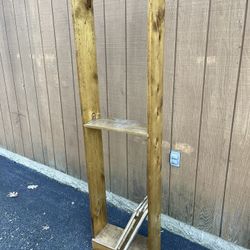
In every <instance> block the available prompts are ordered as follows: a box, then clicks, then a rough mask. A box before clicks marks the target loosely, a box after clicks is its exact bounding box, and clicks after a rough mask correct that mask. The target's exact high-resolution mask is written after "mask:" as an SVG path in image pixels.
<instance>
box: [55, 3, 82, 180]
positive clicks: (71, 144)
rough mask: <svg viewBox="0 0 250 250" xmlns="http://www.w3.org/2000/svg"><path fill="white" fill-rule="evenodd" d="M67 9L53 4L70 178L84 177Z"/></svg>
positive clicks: (65, 6)
mask: <svg viewBox="0 0 250 250" xmlns="http://www.w3.org/2000/svg"><path fill="white" fill-rule="evenodd" d="M67 8H68V5H67V0H63V1H62V0H53V1H52V10H53V13H52V15H53V20H54V29H55V40H56V56H57V62H58V74H59V90H60V98H61V105H62V119H63V126H64V134H65V149H66V159H67V169H68V173H69V174H70V175H73V176H75V177H80V158H79V152H78V148H79V143H78V130H77V119H76V103H75V90H74V78H73V68H72V57H71V56H72V54H71V44H70V30H69V20H68V10H67Z"/></svg>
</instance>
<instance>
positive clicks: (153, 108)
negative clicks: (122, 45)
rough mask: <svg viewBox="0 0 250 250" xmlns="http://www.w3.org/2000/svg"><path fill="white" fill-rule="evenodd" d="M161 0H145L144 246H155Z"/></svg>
mask: <svg viewBox="0 0 250 250" xmlns="http://www.w3.org/2000/svg"><path fill="white" fill-rule="evenodd" d="M164 16H165V0H148V110H147V112H148V135H149V138H148V149H147V152H148V159H147V164H148V165H147V191H148V207H149V214H148V249H149V250H159V249H160V247H161V237H160V234H161V232H160V214H161V159H162V128H163V126H162V103H163V55H164V53H163V45H164Z"/></svg>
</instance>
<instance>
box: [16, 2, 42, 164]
mask: <svg viewBox="0 0 250 250" xmlns="http://www.w3.org/2000/svg"><path fill="white" fill-rule="evenodd" d="M13 10H14V14H15V16H14V18H15V22H16V30H17V31H16V32H17V38H18V41H19V51H20V58H21V66H22V76H23V81H24V86H25V94H26V98H27V113H28V118H29V124H30V133H31V138H32V148H33V153H34V160H36V161H38V162H41V163H44V156H43V142H42V135H41V134H42V133H41V121H40V114H39V109H38V102H37V88H36V83H35V76H34V66H33V61H32V54H31V49H30V37H29V33H28V29H27V19H26V11H25V5H24V1H16V0H13ZM24 138H25V137H24Z"/></svg>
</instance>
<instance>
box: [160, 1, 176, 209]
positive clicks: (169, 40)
mask: <svg viewBox="0 0 250 250" xmlns="http://www.w3.org/2000/svg"><path fill="white" fill-rule="evenodd" d="M177 3H178V1H175V0H168V1H166V15H165V30H166V32H165V45H164V46H165V47H164V51H165V52H164V84H163V141H162V150H163V153H162V170H161V173H162V193H163V194H162V210H163V212H165V213H168V208H169V193H170V190H169V183H170V165H169V153H170V145H171V144H172V140H171V134H172V115H173V110H172V106H173V105H172V102H173V88H174V86H173V85H174V73H175V48H176V25H177V23H176V16H177Z"/></svg>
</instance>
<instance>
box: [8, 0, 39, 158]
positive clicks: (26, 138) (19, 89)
mask: <svg viewBox="0 0 250 250" xmlns="http://www.w3.org/2000/svg"><path fill="white" fill-rule="evenodd" d="M3 13H4V18H5V23H6V34H7V36H6V39H7V41H6V42H7V43H8V45H7V46H8V47H7V48H5V49H9V53H10V60H11V67H12V73H13V80H14V86H15V94H16V98H17V104H18V111H17V112H18V114H17V115H18V117H19V119H20V124H21V131H22V135H21V138H22V139H21V140H23V146H24V155H25V156H27V157H28V158H30V159H33V156H34V154H33V144H32V137H31V136H32V135H31V131H30V120H29V112H28V107H27V96H26V86H25V82H24V79H23V69H22V61H21V55H20V48H19V42H18V37H17V33H16V20H15V16H14V10H13V3H12V1H3ZM7 85H8V83H7Z"/></svg>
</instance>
